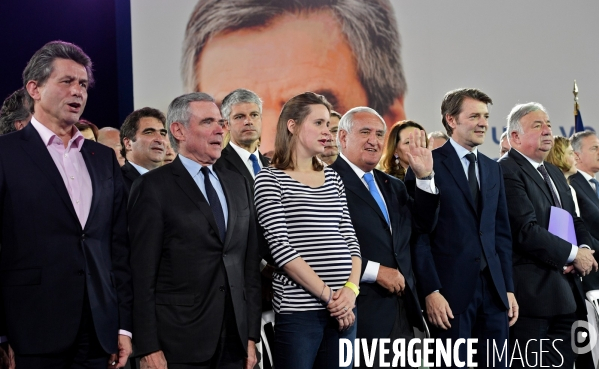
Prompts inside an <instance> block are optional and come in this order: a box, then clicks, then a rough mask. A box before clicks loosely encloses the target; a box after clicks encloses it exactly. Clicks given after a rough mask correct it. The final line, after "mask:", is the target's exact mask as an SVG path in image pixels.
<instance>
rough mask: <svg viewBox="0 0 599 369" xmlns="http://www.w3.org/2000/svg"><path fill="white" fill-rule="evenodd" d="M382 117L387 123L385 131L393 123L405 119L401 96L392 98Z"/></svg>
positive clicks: (388, 129)
mask: <svg viewBox="0 0 599 369" xmlns="http://www.w3.org/2000/svg"><path fill="white" fill-rule="evenodd" d="M383 119H385V123H387V132H389V131H390V130H391V127H392V126H393V125H394V124H395V123H397V122H399V121H400V120H405V119H406V112H405V111H404V108H403V96H401V97H397V98H395V99H394V100H393V104H391V106H390V107H389V109H388V110H387V112H386V113H385V114H384V115H383Z"/></svg>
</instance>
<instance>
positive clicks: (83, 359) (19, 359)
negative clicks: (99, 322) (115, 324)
mask: <svg viewBox="0 0 599 369" xmlns="http://www.w3.org/2000/svg"><path fill="white" fill-rule="evenodd" d="M55 333H56V334H60V332H55ZM115 339H117V337H116V336H115ZM108 358H109V355H108V354H107V353H106V352H105V351H104V349H103V348H102V346H101V345H100V341H98V337H97V335H96V330H95V328H94V322H93V317H92V312H91V309H90V306H89V299H88V296H87V293H86V294H85V298H84V302H83V313H82V315H81V324H80V326H79V332H78V333H77V338H76V340H75V342H74V343H73V346H71V347H70V348H69V349H68V350H67V351H65V352H61V353H57V354H44V355H19V353H17V352H15V365H16V367H17V368H27V369H80V368H81V369H83V368H86V369H106V368H107V366H108Z"/></svg>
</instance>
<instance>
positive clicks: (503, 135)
mask: <svg viewBox="0 0 599 369" xmlns="http://www.w3.org/2000/svg"><path fill="white" fill-rule="evenodd" d="M504 138H507V131H503V133H502V134H501V137H499V142H501V141H503V139H504Z"/></svg>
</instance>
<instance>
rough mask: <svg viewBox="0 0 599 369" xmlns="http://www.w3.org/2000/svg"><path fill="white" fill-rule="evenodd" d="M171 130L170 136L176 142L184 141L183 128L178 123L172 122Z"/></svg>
mask: <svg viewBox="0 0 599 369" xmlns="http://www.w3.org/2000/svg"><path fill="white" fill-rule="evenodd" d="M170 129H171V135H173V137H174V138H175V139H176V140H177V141H185V132H186V130H185V126H184V125H183V124H181V123H179V122H173V123H171V126H170Z"/></svg>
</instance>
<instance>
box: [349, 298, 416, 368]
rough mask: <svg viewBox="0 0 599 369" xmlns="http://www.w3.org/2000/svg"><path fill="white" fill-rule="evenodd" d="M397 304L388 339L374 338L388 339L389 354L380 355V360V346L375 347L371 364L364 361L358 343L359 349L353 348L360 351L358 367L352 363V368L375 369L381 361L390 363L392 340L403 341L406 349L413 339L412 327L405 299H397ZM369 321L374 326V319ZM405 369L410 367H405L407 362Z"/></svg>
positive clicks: (369, 346) (362, 350)
mask: <svg viewBox="0 0 599 369" xmlns="http://www.w3.org/2000/svg"><path fill="white" fill-rule="evenodd" d="M397 302H398V309H397V315H396V317H395V322H394V323H393V329H392V330H391V333H390V335H389V337H375V338H379V339H380V338H389V339H390V342H391V343H390V345H387V346H386V349H388V350H389V352H388V353H387V354H386V355H382V356H383V357H382V358H381V350H380V345H377V350H376V351H375V355H373V357H374V361H373V362H372V363H371V362H369V361H367V360H366V357H365V351H364V347H362V346H363V344H362V342H360V347H359V348H358V347H356V348H355V349H359V350H360V363H359V365H358V363H357V362H356V363H354V368H376V369H378V368H381V366H380V364H381V361H382V362H384V363H391V362H392V360H393V357H394V353H393V350H392V349H391V348H392V345H393V341H394V340H396V339H405V340H406V347H407V344H408V342H409V340H410V339H412V338H414V328H413V327H412V325H411V324H410V322H409V320H408V315H407V310H406V299H405V297H403V296H401V297H397ZM361 318H362V319H366V318H365V317H364V316H362V317H361ZM369 319H370V321H372V322H373V324H376V320H377V319H376V317H369ZM358 338H363V337H360V336H358ZM372 342H373V340H372V339H368V340H367V346H368V347H367V349H368V352H369V353H370V350H371V349H372V347H373V344H372ZM379 342H380V341H379ZM405 367H408V368H409V367H410V366H408V365H407V362H406V366H405ZM416 368H418V367H416Z"/></svg>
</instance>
